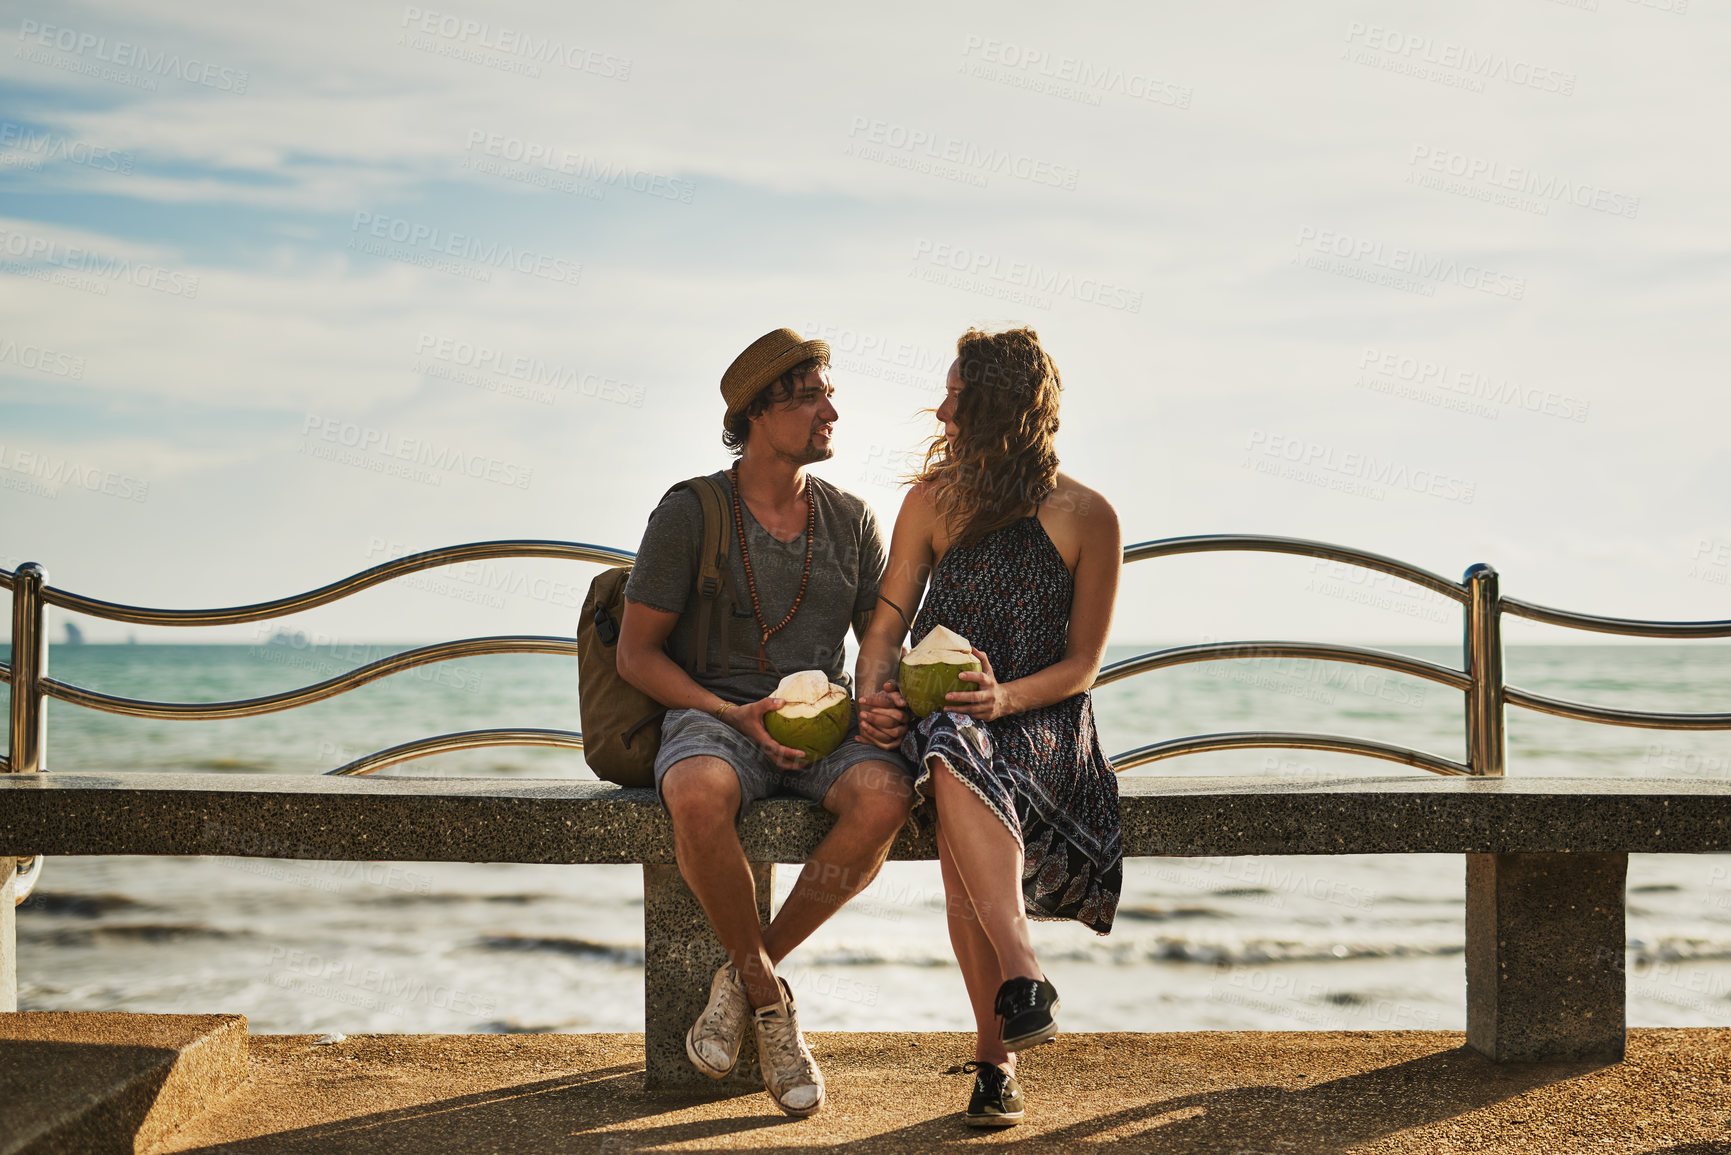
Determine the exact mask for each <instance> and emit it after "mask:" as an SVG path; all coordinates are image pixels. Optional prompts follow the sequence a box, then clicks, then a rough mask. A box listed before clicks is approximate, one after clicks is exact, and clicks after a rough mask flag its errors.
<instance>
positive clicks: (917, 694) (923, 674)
mask: <svg viewBox="0 0 1731 1155" xmlns="http://www.w3.org/2000/svg"><path fill="white" fill-rule="evenodd" d="M969 670H972V671H973V672H974V673H976V674H977V673H979V672H980V660H979V659H978V658H976V657H974V647H973V645H972V643H970V642H969V641H968V639H966V638H964V637H962V635H960V634H958V633H956V632H955V631H954V630H952V629H950V628H948V627H947V626H934V627H932V632H931V633H929V634H927V635H926V636H925V637H924V638H922V639H921V640H920V644H919V645H917V646H915V647H914V648H913V649H912V650H911V651H909V652H908V656H907V657H905V658H903V659H902V668H901V687H902V697H903V698H906V699H907V703H908V708H909V709H910V710H912V711H913V712H914V713H915V714H916V715H918V716H919V717H921V718H924V717H925V716H926V715H927V714H930V713H931V712H932V711H933V710H942V709H943V708H944V706H945V702H944V695H945V694H954V693H966V692H967V691H969V690H977V689H979V688H980V687H979V685H978V684H977V683H974V682H964V681H962V678H961V675H962V674H963V673H965V672H967V671H969Z"/></svg>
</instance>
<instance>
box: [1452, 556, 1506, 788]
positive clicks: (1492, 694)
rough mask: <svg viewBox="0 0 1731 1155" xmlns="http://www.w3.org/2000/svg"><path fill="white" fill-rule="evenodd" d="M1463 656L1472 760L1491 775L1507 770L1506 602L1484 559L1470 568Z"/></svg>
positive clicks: (1494, 573) (1498, 775)
mask: <svg viewBox="0 0 1731 1155" xmlns="http://www.w3.org/2000/svg"><path fill="white" fill-rule="evenodd" d="M1466 586H1467V612H1466V631H1465V638H1464V647H1463V648H1464V651H1465V653H1464V661H1463V663H1462V664H1463V666H1464V667H1465V669H1466V675H1467V677H1469V678H1471V679H1472V685H1471V686H1469V687H1468V689H1467V696H1466V705H1467V765H1468V766H1470V767H1472V772H1473V773H1474V774H1476V775H1481V776H1484V777H1488V778H1501V777H1502V776H1503V763H1504V758H1505V754H1504V751H1505V747H1506V742H1505V739H1504V736H1503V620H1502V619H1503V606H1502V595H1501V594H1500V593H1498V591H1497V571H1496V570H1494V569H1492V568H1491V567H1490V566H1488V565H1486V564H1484V563H1483V562H1479V563H1478V564H1477V565H1474V566H1472V567H1471V568H1469V569H1468V570H1467V573H1466Z"/></svg>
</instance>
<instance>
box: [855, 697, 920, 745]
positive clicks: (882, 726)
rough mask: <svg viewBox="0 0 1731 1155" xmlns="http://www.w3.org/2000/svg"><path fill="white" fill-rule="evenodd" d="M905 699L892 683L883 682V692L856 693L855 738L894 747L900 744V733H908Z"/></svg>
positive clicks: (870, 743)
mask: <svg viewBox="0 0 1731 1155" xmlns="http://www.w3.org/2000/svg"><path fill="white" fill-rule="evenodd" d="M910 716H911V715H910V714H909V713H908V703H907V699H906V698H903V697H902V695H901V691H900V690H899V689H898V688H897V687H896V684H895V683H894V682H885V683H884V688H883V690H882V692H880V693H876V694H861V695H860V696H859V733H858V734H855V735H854V741H856V742H864V743H866V744H867V745H870V746H876V747H877V748H878V749H880V750H894V749H897V748H898V747H900V746H901V744H902V735H904V734H906V733H907V732H908V718H909V717H910Z"/></svg>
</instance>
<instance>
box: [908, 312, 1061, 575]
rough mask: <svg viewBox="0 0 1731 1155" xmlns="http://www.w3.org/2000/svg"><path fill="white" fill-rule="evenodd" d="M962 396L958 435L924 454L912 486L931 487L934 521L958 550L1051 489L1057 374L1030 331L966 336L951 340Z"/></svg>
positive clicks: (1036, 503) (939, 439) (937, 440)
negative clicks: (939, 521) (940, 521)
mask: <svg viewBox="0 0 1731 1155" xmlns="http://www.w3.org/2000/svg"><path fill="white" fill-rule="evenodd" d="M956 360H957V362H958V365H957V370H958V372H959V373H960V375H961V378H962V391H961V393H960V394H959V396H958V397H957V399H956V425H957V427H958V428H959V429H960V432H959V433H958V435H957V436H956V441H955V444H954V445H953V446H952V445H950V444H949V443H948V441H947V440H946V439H945V438H944V435H943V434H942V432H940V433H939V434H938V435H937V436H936V437H934V438H932V441H931V444H930V445H928V446H927V447H926V456H925V463H924V465H923V466H922V467H921V469H920V471H919V473H918V474H916V475H915V476H914V477H913V478H912V479H911V481H912V483H913V484H921V483H930V484H931V486H932V495H933V498H934V499H935V501H936V503H937V507H938V512H939V514H940V515H941V516H942V517H943V519H944V524H945V526H946V528H947V529H948V530H949V535H950V539H951V541H952V542H954V543H955V544H957V545H962V546H969V545H973V544H974V543H976V542H978V541H979V540H980V539H981V538H983V537H985V536H986V535H987V534H988V533H991V532H992V531H993V530H995V529H1002V528H1003V527H1004V526H1006V525H1009V524H1010V523H1011V522H1013V521H1016V520H1017V519H1018V518H1021V517H1025V516H1026V515H1027V513H1028V511H1029V510H1030V509H1038V508H1039V507H1040V503H1041V502H1042V501H1045V500H1046V498H1048V497H1050V496H1051V495H1052V493H1053V491H1055V490H1056V489H1057V487H1058V454H1057V451H1056V450H1055V449H1054V448H1053V446H1052V439H1053V437H1054V436H1055V435H1056V434H1057V432H1058V394H1059V392H1060V391H1061V390H1062V389H1063V383H1062V382H1061V381H1060V380H1059V378H1058V367H1057V366H1056V365H1054V364H1053V363H1052V358H1051V357H1050V356H1048V355H1047V353H1046V351H1045V350H1044V349H1042V348H1040V337H1039V334H1037V333H1035V332H1034V331H1033V330H1032V329H1026V328H1023V329H1009V330H1006V331H1004V332H1002V333H987V332H984V331H982V330H979V329H969V330H968V331H967V332H966V333H963V334H962V335H961V337H960V338H958V339H957V341H956Z"/></svg>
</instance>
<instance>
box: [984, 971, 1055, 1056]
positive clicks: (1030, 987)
mask: <svg viewBox="0 0 1731 1155" xmlns="http://www.w3.org/2000/svg"><path fill="white" fill-rule="evenodd" d="M992 1009H993V1010H995V1011H997V1012H998V1014H999V1015H1001V1016H1003V1019H1004V1035H1003V1038H1004V1049H1005V1050H1007V1051H1020V1050H1022V1049H1024V1048H1026V1047H1037V1046H1039V1045H1040V1044H1041V1043H1049V1042H1051V1041H1052V1040H1053V1039H1055V1038H1057V1037H1058V1020H1057V1019H1055V1018H1053V1017H1052V1015H1053V1012H1054V1011H1056V1010H1057V1009H1058V988H1057V987H1055V986H1053V985H1052V984H1051V983H1049V982H1047V981H1046V980H1045V979H1010V980H1008V981H1007V982H1005V983H1004V985H1003V986H1001V987H999V988H998V998H997V1002H996V1003H995V1004H994V1005H993V1008H992Z"/></svg>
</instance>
